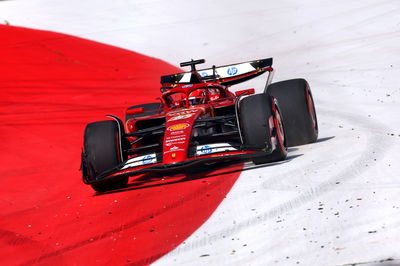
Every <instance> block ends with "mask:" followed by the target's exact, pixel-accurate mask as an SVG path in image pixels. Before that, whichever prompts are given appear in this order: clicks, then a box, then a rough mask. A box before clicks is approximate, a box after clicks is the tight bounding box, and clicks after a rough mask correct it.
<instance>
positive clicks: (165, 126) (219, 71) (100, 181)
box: [81, 58, 318, 192]
mask: <svg viewBox="0 0 400 266" xmlns="http://www.w3.org/2000/svg"><path fill="white" fill-rule="evenodd" d="M204 62H205V60H204V59H201V60H196V61H193V60H192V61H189V62H184V63H181V67H184V66H190V67H191V71H190V72H184V73H178V74H173V75H168V76H162V77H161V84H162V87H161V93H162V94H161V98H160V101H159V102H157V103H147V104H142V105H136V106H132V107H129V108H128V109H127V111H126V115H125V121H122V120H121V119H119V118H118V117H115V116H112V115H109V116H108V117H110V118H112V120H106V121H98V122H94V123H90V124H88V125H87V126H86V129H85V133H84V145H83V151H82V166H81V170H82V174H83V181H84V183H86V184H90V185H91V186H92V188H93V189H94V190H96V191H99V192H103V191H107V190H111V189H116V188H121V187H124V186H126V185H127V183H128V178H129V177H130V176H135V175H141V174H144V173H152V172H168V171H169V172H171V171H173V172H175V171H179V170H182V169H184V168H187V167H191V166H194V165H199V164H204V163H213V162H220V161H230V160H233V159H242V160H252V161H253V162H254V163H256V164H262V163H267V162H273V161H279V160H284V159H285V158H286V155H287V147H288V146H295V145H301V144H306V143H311V142H315V141H316V139H317V135H318V125H317V118H316V113H315V109H314V101H313V98H312V95H311V90H310V87H309V85H308V83H307V82H306V81H305V80H304V79H292V80H286V81H281V82H277V83H271V80H272V76H273V75H272V74H273V68H272V58H268V59H263V60H256V61H250V62H244V63H238V64H232V65H228V66H221V67H215V66H213V67H212V68H209V69H202V70H196V65H197V64H201V63H204ZM265 72H268V78H267V82H266V86H265V89H264V91H263V93H259V94H254V93H255V91H254V89H246V90H241V91H236V92H235V93H232V92H230V91H229V90H228V88H229V86H231V85H234V84H238V83H240V82H243V81H246V80H249V79H251V78H254V77H256V76H258V75H260V74H263V73H265Z"/></svg>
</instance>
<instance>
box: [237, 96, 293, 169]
mask: <svg viewBox="0 0 400 266" xmlns="http://www.w3.org/2000/svg"><path fill="white" fill-rule="evenodd" d="M239 118H240V124H241V132H242V138H243V142H244V144H245V145H246V146H249V147H250V148H255V149H263V150H265V151H266V154H265V155H262V156H259V157H255V158H253V162H254V163H255V164H263V163H268V162H275V161H280V160H284V159H285V158H286V155H287V150H286V142H285V129H284V126H283V122H282V119H281V115H280V111H279V108H278V104H277V101H275V100H274V99H273V98H272V97H271V96H269V95H267V94H264V93H263V94H256V95H251V96H248V97H246V98H244V99H243V100H242V101H241V102H240V116H239ZM271 140H273V142H274V143H273V142H271ZM273 146H275V150H274V151H273V152H272V153H269V152H267V151H270V150H271V149H273V148H274V147H273Z"/></svg>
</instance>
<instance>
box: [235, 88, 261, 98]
mask: <svg viewBox="0 0 400 266" xmlns="http://www.w3.org/2000/svg"><path fill="white" fill-rule="evenodd" d="M255 92H256V91H255V90H254V89H247V90H240V91H235V95H236V96H240V95H251V94H254V93H255Z"/></svg>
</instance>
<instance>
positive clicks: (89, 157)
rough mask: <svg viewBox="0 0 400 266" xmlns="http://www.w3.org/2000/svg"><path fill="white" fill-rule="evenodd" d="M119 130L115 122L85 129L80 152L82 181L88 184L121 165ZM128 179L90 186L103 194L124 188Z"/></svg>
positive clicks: (98, 124) (94, 124) (100, 122)
mask: <svg viewBox="0 0 400 266" xmlns="http://www.w3.org/2000/svg"><path fill="white" fill-rule="evenodd" d="M119 138H120V134H119V130H118V124H117V122H116V121H112V120H107V121H99V122H94V123H90V124H88V125H87V126H86V128H85V133H84V144H83V152H82V174H83V181H84V182H85V183H88V182H90V181H93V180H95V179H96V177H97V176H98V175H100V174H101V173H103V172H104V171H107V170H110V169H112V168H114V167H115V166H117V165H118V164H119V163H121V160H122V158H121V150H120V149H121V148H120V144H119ZM127 183H128V178H122V179H117V180H115V179H114V180H109V181H103V182H101V183H97V184H92V185H91V186H92V188H93V189H94V190H95V191H98V192H105V191H108V190H112V189H117V188H121V187H124V186H126V185H127Z"/></svg>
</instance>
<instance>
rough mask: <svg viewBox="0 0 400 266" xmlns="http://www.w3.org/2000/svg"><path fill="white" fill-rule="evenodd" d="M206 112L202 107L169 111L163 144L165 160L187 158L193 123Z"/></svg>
mask: <svg viewBox="0 0 400 266" xmlns="http://www.w3.org/2000/svg"><path fill="white" fill-rule="evenodd" d="M203 113H204V110H203V109H201V108H185V109H180V110H178V111H173V112H169V113H167V119H166V120H167V122H166V129H165V133H164V144H163V162H164V163H166V164H173V163H178V162H182V161H185V160H187V158H188V150H189V144H190V137H191V135H192V128H193V124H194V122H195V121H196V119H197V118H198V117H199V116H200V115H202V114H203Z"/></svg>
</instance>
